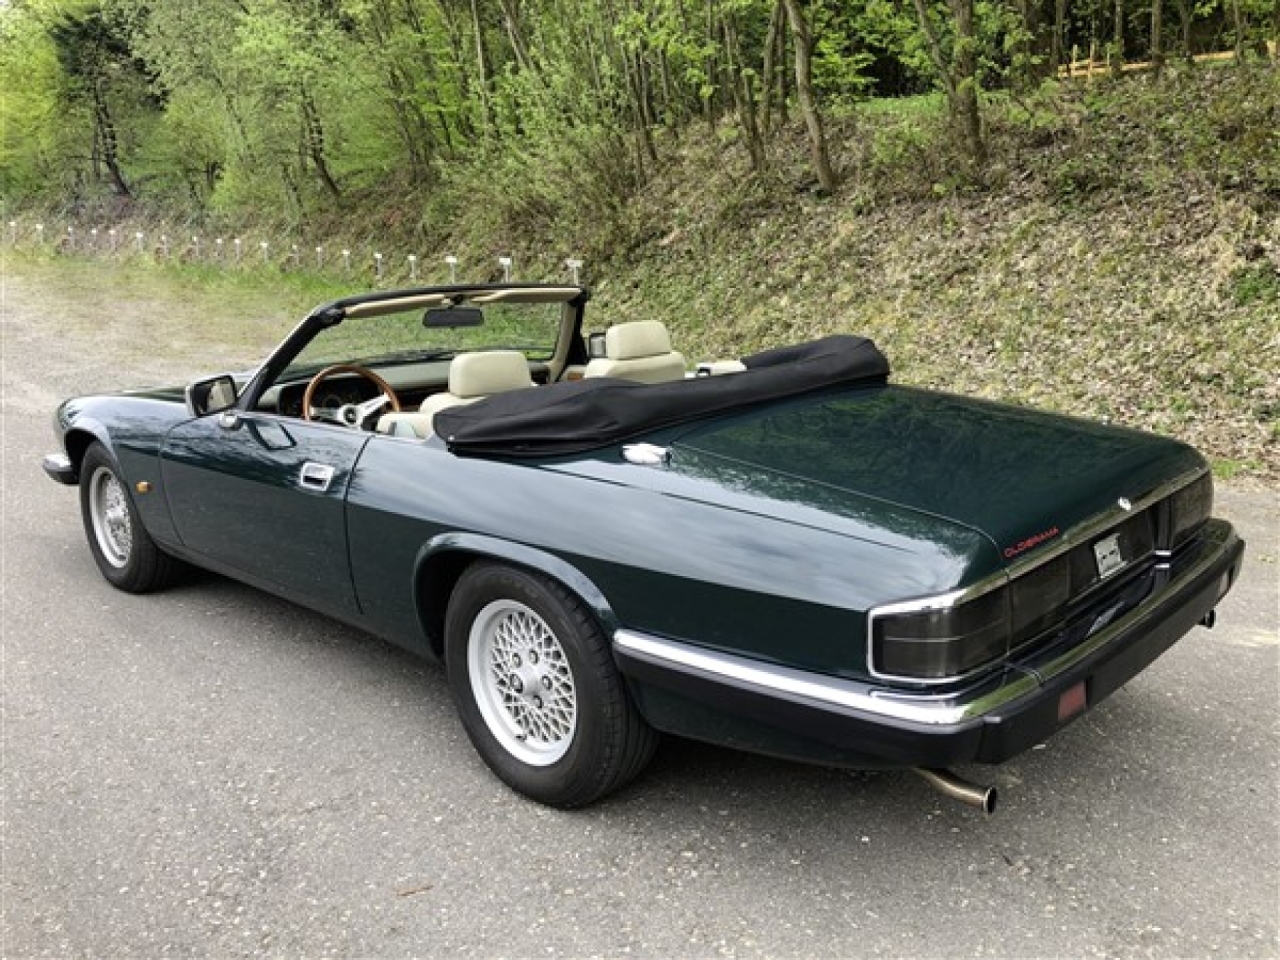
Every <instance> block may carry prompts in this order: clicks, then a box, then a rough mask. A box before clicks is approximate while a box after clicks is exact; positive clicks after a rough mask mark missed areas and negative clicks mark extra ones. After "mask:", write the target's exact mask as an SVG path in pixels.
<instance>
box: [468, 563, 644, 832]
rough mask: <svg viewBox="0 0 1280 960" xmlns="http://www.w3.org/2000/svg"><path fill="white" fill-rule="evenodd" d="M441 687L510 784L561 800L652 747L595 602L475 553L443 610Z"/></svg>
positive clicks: (578, 798)
mask: <svg viewBox="0 0 1280 960" xmlns="http://www.w3.org/2000/svg"><path fill="white" fill-rule="evenodd" d="M445 660H446V664H447V669H448V674H449V686H450V688H451V689H452V691H453V695H454V699H455V700H456V701H457V705H458V713H459V715H460V716H461V718H462V723H463V726H464V727H465V728H466V730H467V734H468V735H469V736H470V738H471V742H472V743H473V744H474V745H475V747H476V750H477V751H478V752H479V753H480V756H481V757H482V758H483V759H484V761H485V763H487V764H488V765H489V767H490V769H492V770H493V772H494V773H496V774H497V775H498V776H499V777H500V778H502V780H503V781H504V782H506V783H507V784H508V785H509V786H510V787H512V788H513V789H515V790H517V791H518V792H520V793H523V794H524V795H526V796H528V797H530V798H532V799H534V800H537V801H539V802H540V803H546V804H550V805H552V806H557V807H578V806H583V805H584V804H588V803H591V802H592V801H593V800H597V799H599V798H600V797H602V796H604V795H605V794H607V793H609V792H611V791H613V790H616V789H618V788H619V787H621V786H622V785H623V784H625V783H626V782H627V781H629V780H631V779H632V778H633V777H635V776H636V775H637V774H638V773H639V772H640V770H641V769H643V767H644V765H645V764H646V763H647V762H648V760H649V757H650V756H652V754H653V750H654V747H655V746H656V744H657V734H656V733H655V732H654V731H653V729H652V728H651V727H649V725H648V724H647V723H645V721H644V719H643V718H642V717H641V716H640V714H639V712H638V711H637V710H636V708H635V705H634V704H633V703H632V702H631V699H630V697H629V696H628V695H627V691H626V688H625V686H624V685H623V682H622V678H621V677H620V676H619V675H618V671H617V669H616V668H615V667H614V665H613V658H612V657H611V656H610V653H609V645H608V639H607V637H605V635H604V632H603V631H602V630H601V629H600V626H599V624H598V623H597V622H596V620H595V618H594V617H593V616H592V615H591V611H590V610H588V609H587V608H586V606H585V605H584V604H583V603H582V601H581V600H579V599H578V598H577V597H575V596H573V595H572V594H571V593H569V592H568V591H567V590H565V589H564V587H562V586H561V585H560V584H558V583H556V582H555V581H552V580H548V579H545V578H543V577H540V576H538V575H536V574H532V573H529V572H526V571H524V570H520V569H517V568H514V567H507V566H502V565H499V564H492V563H481V564H477V565H475V566H473V567H471V568H469V569H468V570H467V571H466V573H464V574H463V575H462V578H461V580H459V581H458V585H457V588H456V589H455V590H454V593H453V597H452V599H451V601H450V604H449V609H448V612H447V615H446V621H445Z"/></svg>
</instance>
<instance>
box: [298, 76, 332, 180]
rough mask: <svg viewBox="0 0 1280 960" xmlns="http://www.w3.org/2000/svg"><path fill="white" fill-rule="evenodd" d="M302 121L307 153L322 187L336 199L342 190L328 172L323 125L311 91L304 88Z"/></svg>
mask: <svg viewBox="0 0 1280 960" xmlns="http://www.w3.org/2000/svg"><path fill="white" fill-rule="evenodd" d="M302 121H303V131H304V132H303V135H304V136H305V137H306V144H307V154H308V155H309V156H310V158H311V163H312V165H314V166H315V168H316V175H317V176H318V177H319V178H320V182H321V183H322V184H324V188H325V189H326V190H328V191H329V195H330V196H332V197H333V198H334V199H335V200H336V199H337V198H338V197H340V196H341V195H342V191H341V190H339V189H338V184H337V182H336V181H335V180H334V179H333V175H332V174H331V173H330V172H329V162H328V160H327V159H326V158H325V143H324V127H323V126H322V125H321V123H320V113H319V111H318V110H316V103H315V101H314V100H313V99H312V98H311V91H310V90H306V89H304V90H303V91H302Z"/></svg>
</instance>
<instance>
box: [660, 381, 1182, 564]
mask: <svg viewBox="0 0 1280 960" xmlns="http://www.w3.org/2000/svg"><path fill="white" fill-rule="evenodd" d="M671 446H672V449H673V452H674V453H675V454H676V456H675V457H674V459H673V467H675V468H676V469H679V467H678V464H679V452H680V451H681V450H685V451H690V452H694V451H696V452H697V453H699V454H702V455H707V456H713V457H721V458H725V459H727V460H731V461H734V462H736V463H737V464H740V465H742V466H743V467H745V468H747V471H746V472H747V473H751V472H761V473H768V474H771V475H775V476H786V477H791V478H794V479H799V480H803V481H806V482H808V483H813V484H819V485H822V486H825V487H828V488H834V489H838V490H842V491H845V492H848V493H852V494H856V495H858V496H860V497H870V498H873V499H876V500H880V501H883V502H886V503H892V504H895V505H897V506H899V507H905V508H908V509H910V510H913V511H916V512H919V513H923V514H928V515H931V516H935V517H939V518H945V519H946V520H949V521H951V522H953V523H957V524H961V525H964V526H967V527H969V528H971V529H973V530H976V531H979V532H981V533H982V534H983V535H985V536H986V537H988V538H989V539H990V540H991V541H992V542H993V543H994V545H995V547H996V549H997V551H998V552H999V554H1000V556H1001V557H1002V558H1003V559H1004V560H1005V561H1006V562H1009V561H1012V560H1014V559H1022V558H1023V557H1028V556H1033V555H1034V552H1035V550H1036V549H1037V548H1039V547H1041V546H1045V545H1049V544H1052V543H1053V542H1054V541H1055V540H1057V538H1058V537H1059V536H1061V534H1063V533H1064V532H1066V531H1068V530H1070V529H1071V528H1072V527H1074V526H1076V525H1078V524H1080V523H1082V522H1084V521H1087V520H1089V519H1091V518H1093V517H1096V516H1098V515H1099V514H1102V513H1105V512H1108V511H1111V510H1113V509H1114V508H1115V507H1116V505H1117V502H1118V501H1119V500H1121V499H1122V498H1123V499H1125V500H1127V501H1133V502H1137V501H1138V500H1139V499H1141V498H1142V497H1143V496H1144V495H1146V494H1147V493H1149V492H1150V491H1151V490H1153V489H1154V488H1156V487H1158V486H1160V485H1161V484H1162V483H1164V482H1166V481H1168V480H1170V479H1172V478H1174V477H1177V476H1180V475H1183V474H1186V473H1189V472H1191V471H1194V470H1197V469H1202V468H1203V466H1204V461H1203V459H1202V458H1201V457H1200V455H1199V454H1197V453H1196V452H1195V451H1194V450H1193V449H1191V448H1190V447H1188V446H1186V445H1185V444H1182V443H1179V442H1177V441H1174V440H1168V439H1165V438H1163V437H1157V436H1154V435H1151V434H1146V433H1141V432H1138V431H1135V430H1129V429H1124V428H1120V427H1114V426H1109V425H1106V424H1101V423H1096V422H1093V421H1088V420H1081V419H1078V418H1074V417H1067V416H1063V415H1060V414H1052V413H1045V412H1043V411H1038V410H1031V409H1027V408H1022V407H1014V406H1008V405H1004V404H997V403H991V402H988V401H983V400H975V399H970V398H966V397H959V396H953V395H949V394H943V393H935V392H932V391H925V390H918V389H913V388H907V387H898V386H884V387H873V388H863V389H854V390H846V391H841V392H838V393H826V394H821V395H817V396H814V395H810V396H808V397H804V398H800V399H797V400H794V401H790V402H787V403H783V404H775V405H772V406H770V407H769V408H768V409H757V410H755V411H749V412H745V413H743V414H739V415H736V416H732V417H725V418H720V419H717V420H715V421H713V422H704V423H703V424H701V425H699V426H697V427H695V428H694V429H692V430H689V431H687V432H684V433H683V434H681V435H680V436H679V438H678V439H677V440H676V441H675V442H674V443H672V444H671Z"/></svg>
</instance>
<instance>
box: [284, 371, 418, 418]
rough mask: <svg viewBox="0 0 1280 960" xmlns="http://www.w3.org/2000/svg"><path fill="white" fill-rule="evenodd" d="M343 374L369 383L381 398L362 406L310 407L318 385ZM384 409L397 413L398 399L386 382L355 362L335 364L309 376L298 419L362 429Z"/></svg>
mask: <svg viewBox="0 0 1280 960" xmlns="http://www.w3.org/2000/svg"><path fill="white" fill-rule="evenodd" d="M343 373H350V374H355V375H356V376H358V377H363V378H364V379H366V380H368V381H370V382H371V383H372V384H373V385H374V386H376V387H377V388H378V389H379V390H380V391H381V392H382V396H379V397H374V398H373V399H372V400H366V401H365V402H364V403H346V404H343V405H342V406H340V407H336V408H330V407H312V406H311V401H312V400H314V399H315V396H316V390H317V388H318V387H319V386H320V384H322V383H324V381H326V380H328V379H330V378H331V377H336V376H338V375H339V374H343ZM384 406H389V407H390V408H391V409H392V411H393V412H396V413H399V411H400V398H399V397H397V396H396V392H395V391H394V390H393V389H391V384H389V383H387V381H386V380H383V379H382V377H380V376H378V375H377V374H376V373H374V372H373V371H372V370H370V369H369V368H368V367H362V366H360V365H359V364H355V363H335V364H334V365H333V366H331V367H325V368H324V369H323V370H321V371H320V372H319V373H317V374H316V375H315V376H314V377H312V378H311V382H310V383H308V384H307V390H306V393H304V394H303V395H302V418H303V419H304V420H315V421H323V422H325V423H336V424H338V425H339V426H343V427H355V428H357V429H363V428H364V425H365V422H366V421H367V420H368V419H369V417H371V416H372V415H373V414H375V413H377V412H378V411H379V410H381V409H382V408H383V407H384Z"/></svg>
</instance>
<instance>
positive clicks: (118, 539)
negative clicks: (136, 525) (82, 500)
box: [89, 467, 133, 569]
mask: <svg viewBox="0 0 1280 960" xmlns="http://www.w3.org/2000/svg"><path fill="white" fill-rule="evenodd" d="M89 516H90V518H91V519H92V521H93V534H94V536H95V537H96V538H97V541H98V547H99V549H101V551H102V555H103V557H104V558H106V561H107V562H108V563H109V564H111V565H112V566H113V567H116V568H117V569H123V568H124V567H125V565H126V564H128V562H129V556H130V554H131V553H132V552H133V522H132V520H131V519H130V517H129V502H128V495H127V494H126V493H125V490H124V487H123V486H122V485H121V483H120V480H119V478H117V477H116V475H115V474H114V473H113V472H112V471H111V470H109V469H108V468H107V467H99V468H98V469H97V470H96V471H94V474H93V476H92V477H91V478H90V480H89Z"/></svg>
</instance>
